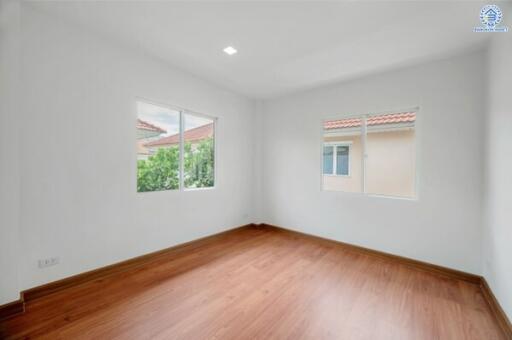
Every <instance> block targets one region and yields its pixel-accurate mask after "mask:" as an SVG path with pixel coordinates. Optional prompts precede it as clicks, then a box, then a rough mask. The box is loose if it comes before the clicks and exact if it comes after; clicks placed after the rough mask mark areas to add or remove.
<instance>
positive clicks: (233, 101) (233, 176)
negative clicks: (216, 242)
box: [2, 4, 254, 290]
mask: <svg viewBox="0 0 512 340" xmlns="http://www.w3.org/2000/svg"><path fill="white" fill-rule="evenodd" d="M22 48H23V50H22V64H23V65H22V68H23V73H22V78H21V79H22V88H23V91H22V93H21V97H22V104H23V105H22V111H21V112H22V114H21V115H20V117H19V118H20V122H19V123H20V127H21V128H20V134H21V138H20V140H21V141H20V147H21V155H20V164H21V166H20V168H21V171H20V172H21V211H22V214H21V220H20V245H19V248H20V250H21V251H20V252H21V253H22V258H21V260H20V285H19V286H20V287H19V288H20V289H21V290H23V289H27V288H30V287H33V286H36V285H40V284H43V283H46V282H49V281H53V280H56V279H59V278H62V277H66V276H70V275H73V274H76V273H80V272H83V271H86V270H90V269H94V268H97V267H101V266H104V265H108V264H111V263H114V262H117V261H120V260H124V259H128V258H132V257H134V256H138V255H141V254H144V253H147V252H151V251H155V250H158V249H162V248H166V247H169V246H172V245H175V244H178V243H182V242H186V241H189V240H193V239H196V238H199V237H202V236H205V235H209V234H213V233H216V232H219V231H221V230H223V229H228V228H232V227H236V226H239V225H242V224H246V223H249V222H250V221H251V215H252V211H251V206H252V204H251V201H252V196H251V194H252V181H251V176H252V172H251V171H252V166H251V162H252V158H251V155H250V152H248V151H250V150H252V148H253V145H252V136H251V124H252V112H253V108H254V107H253V103H252V101H250V100H247V99H245V98H243V97H240V96H238V95H235V94H233V93H230V92H228V91H225V90H223V89H219V88H218V87H215V86H212V85H210V84H208V83H205V82H204V81H202V80H200V79H197V78H194V77H192V76H189V75H188V74H186V73H183V72H181V71H179V70H177V69H174V68H171V67H169V66H167V65H165V64H163V63H160V62H159V61H158V60H153V59H150V57H148V56H146V55H142V54H139V53H138V52H137V51H136V50H131V49H129V48H127V47H123V46H117V45H116V43H115V42H114V41H109V40H108V38H106V37H105V38H103V37H97V36H94V35H91V34H89V33H86V32H85V30H84V31H82V30H80V29H77V28H75V27H74V25H73V24H70V23H63V24H61V23H59V22H58V20H56V19H54V18H51V17H47V16H46V14H43V13H38V12H37V11H36V10H34V9H32V8H31V7H30V5H26V4H25V5H24V6H23V11H22ZM137 96H139V97H142V98H148V99H151V100H154V101H159V102H162V103H168V104H173V105H177V106H180V107H185V108H188V109H191V110H194V111H198V112H204V113H207V114H209V115H214V116H217V117H219V120H218V130H217V143H218V149H217V151H218V154H217V160H218V164H217V172H218V176H217V183H216V185H217V188H215V189H213V190H204V191H190V192H177V191H175V192H173V191H165V192H155V193H143V194H138V193H136V149H135V138H136V136H135V120H136V112H135V100H136V98H137ZM50 256H59V257H60V260H61V263H60V264H59V265H57V266H53V267H48V268H46V269H38V268H37V260H38V259H40V258H46V257H50ZM2 274H3V272H2Z"/></svg>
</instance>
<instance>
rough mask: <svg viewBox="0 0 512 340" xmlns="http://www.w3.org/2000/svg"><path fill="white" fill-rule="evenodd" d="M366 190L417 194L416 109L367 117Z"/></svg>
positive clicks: (396, 195) (399, 194) (375, 192)
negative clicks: (414, 110)
mask: <svg viewBox="0 0 512 340" xmlns="http://www.w3.org/2000/svg"><path fill="white" fill-rule="evenodd" d="M366 126H367V128H366V130H367V134H366V155H367V157H366V192H367V193H369V194H377V195H385V196H395V197H407V198H414V197H416V113H415V112H402V113H392V114H383V115H372V116H369V117H368V118H367V124H366Z"/></svg>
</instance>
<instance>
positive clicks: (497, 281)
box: [483, 35, 512, 320]
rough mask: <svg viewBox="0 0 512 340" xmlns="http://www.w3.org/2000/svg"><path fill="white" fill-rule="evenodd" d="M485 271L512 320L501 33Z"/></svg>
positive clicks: (509, 126) (508, 125) (510, 73)
mask: <svg viewBox="0 0 512 340" xmlns="http://www.w3.org/2000/svg"><path fill="white" fill-rule="evenodd" d="M487 67H488V86H489V89H488V93H489V97H488V101H487V105H488V107H487V111H488V122H487V139H486V140H487V150H486V151H487V152H486V154H487V158H486V162H485V164H486V195H485V196H486V214H485V215H486V216H485V217H486V218H485V220H484V234H483V240H484V247H483V248H484V256H483V269H484V270H483V274H484V276H485V278H486V279H487V281H488V282H489V285H490V286H491V289H492V291H493V292H494V294H495V295H496V297H497V299H498V300H499V301H500V304H501V306H502V307H503V309H504V310H505V312H506V313H507V314H508V317H509V319H511V320H512V209H511V208H512V205H511V200H510V197H511V194H512V178H511V174H512V97H511V87H510V86H511V81H512V39H511V38H510V37H508V36H507V35H498V36H497V37H496V38H495V39H494V40H493V41H492V43H491V46H490V49H489V59H488V65H487Z"/></svg>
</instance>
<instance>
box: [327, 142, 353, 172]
mask: <svg viewBox="0 0 512 340" xmlns="http://www.w3.org/2000/svg"><path fill="white" fill-rule="evenodd" d="M349 152H350V146H349V145H348V144H338V145H332V144H331V145H329V144H324V175H336V176H348V174H349V171H348V169H349V164H348V163H349Z"/></svg>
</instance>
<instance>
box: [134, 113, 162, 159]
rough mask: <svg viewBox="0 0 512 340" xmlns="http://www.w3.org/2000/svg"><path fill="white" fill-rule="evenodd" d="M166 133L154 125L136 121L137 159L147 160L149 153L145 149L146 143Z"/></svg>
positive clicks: (139, 120)
mask: <svg viewBox="0 0 512 340" xmlns="http://www.w3.org/2000/svg"><path fill="white" fill-rule="evenodd" d="M166 132H167V131H166V130H164V129H162V128H161V127H158V126H156V125H153V124H150V123H148V122H146V121H143V120H141V119H137V159H138V160H141V159H148V157H149V156H150V155H151V151H150V150H149V149H148V148H146V147H145V144H146V143H149V142H151V141H154V140H155V139H158V137H159V136H160V135H162V134H164V133H166Z"/></svg>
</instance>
